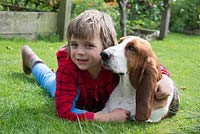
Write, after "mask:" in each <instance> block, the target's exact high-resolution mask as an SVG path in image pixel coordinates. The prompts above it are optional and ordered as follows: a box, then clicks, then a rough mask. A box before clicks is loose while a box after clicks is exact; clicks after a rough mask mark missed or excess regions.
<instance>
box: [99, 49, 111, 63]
mask: <svg viewBox="0 0 200 134" xmlns="http://www.w3.org/2000/svg"><path fill="white" fill-rule="evenodd" d="M100 55H101V59H102V60H103V61H107V60H109V59H110V58H111V54H110V53H107V52H104V51H102V52H101V53H100Z"/></svg>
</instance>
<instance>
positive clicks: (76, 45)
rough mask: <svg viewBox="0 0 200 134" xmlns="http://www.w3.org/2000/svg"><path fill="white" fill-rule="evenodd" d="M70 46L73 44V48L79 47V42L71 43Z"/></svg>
mask: <svg viewBox="0 0 200 134" xmlns="http://www.w3.org/2000/svg"><path fill="white" fill-rule="evenodd" d="M70 46H71V47H72V48H77V47H78V44H76V43H71V44H70Z"/></svg>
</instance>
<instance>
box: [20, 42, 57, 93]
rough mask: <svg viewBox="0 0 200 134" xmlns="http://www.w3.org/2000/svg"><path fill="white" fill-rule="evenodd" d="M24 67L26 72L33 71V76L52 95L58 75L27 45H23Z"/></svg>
mask: <svg viewBox="0 0 200 134" xmlns="http://www.w3.org/2000/svg"><path fill="white" fill-rule="evenodd" d="M21 56H22V67H23V71H24V72H25V73H26V74H30V73H31V72H32V73H33V76H34V77H35V79H36V80H37V82H38V83H39V85H41V86H42V87H43V88H44V89H45V90H46V91H47V92H48V93H50V95H51V96H52V97H54V93H55V89H56V75H55V74H54V73H53V72H52V71H51V70H50V69H49V68H48V67H47V66H46V65H45V64H44V62H43V61H42V60H41V59H40V58H39V57H38V56H37V55H36V54H35V53H34V52H33V51H32V49H31V48H30V47H29V46H27V45H25V46H22V47H21Z"/></svg>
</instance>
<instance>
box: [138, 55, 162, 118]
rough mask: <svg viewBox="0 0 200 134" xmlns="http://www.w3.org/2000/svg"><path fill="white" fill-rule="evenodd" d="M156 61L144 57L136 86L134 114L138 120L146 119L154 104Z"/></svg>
mask: <svg viewBox="0 0 200 134" xmlns="http://www.w3.org/2000/svg"><path fill="white" fill-rule="evenodd" d="M157 64H158V63H157V61H156V60H155V59H154V58H149V57H148V58H146V60H145V62H144V65H143V67H142V69H140V71H141V72H140V75H139V78H138V85H137V86H136V115H135V118H136V120H138V121H146V120H148V119H149V117H150V116H151V112H152V109H153V104H154V93H155V90H156V87H157V86H156V84H157V81H158V79H159V78H158V76H159V73H160V72H159V69H158V68H157Z"/></svg>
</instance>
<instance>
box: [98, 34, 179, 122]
mask: <svg viewBox="0 0 200 134" xmlns="http://www.w3.org/2000/svg"><path fill="white" fill-rule="evenodd" d="M120 41H121V43H120V44H118V45H116V46H112V47H109V48H107V49H105V50H104V51H103V52H102V53H101V57H102V60H103V65H104V67H106V68H108V69H110V70H112V71H113V72H115V73H117V74H119V76H120V81H119V84H118V86H117V87H116V88H115V89H114V91H113V92H112V94H111V95H110V98H109V100H108V101H107V103H106V105H105V107H104V109H103V110H102V111H100V112H102V113H105V112H111V111H112V110H114V109H115V108H122V109H126V110H128V111H130V117H131V119H133V120H137V121H143V122H159V121H161V119H163V118H164V117H168V116H171V115H175V114H176V112H177V111H178V108H179V103H180V98H179V94H178V89H177V88H176V86H175V84H174V82H173V81H172V80H171V78H169V79H170V83H169V84H170V85H169V87H171V89H169V96H167V97H165V98H162V99H156V98H155V93H156V90H157V82H158V81H159V80H160V79H161V77H162V73H161V69H160V63H159V60H158V58H157V56H156V55H155V53H154V52H153V51H152V48H151V45H150V44H149V42H148V41H146V40H144V39H142V38H140V37H136V36H127V37H123V38H121V39H120Z"/></svg>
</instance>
